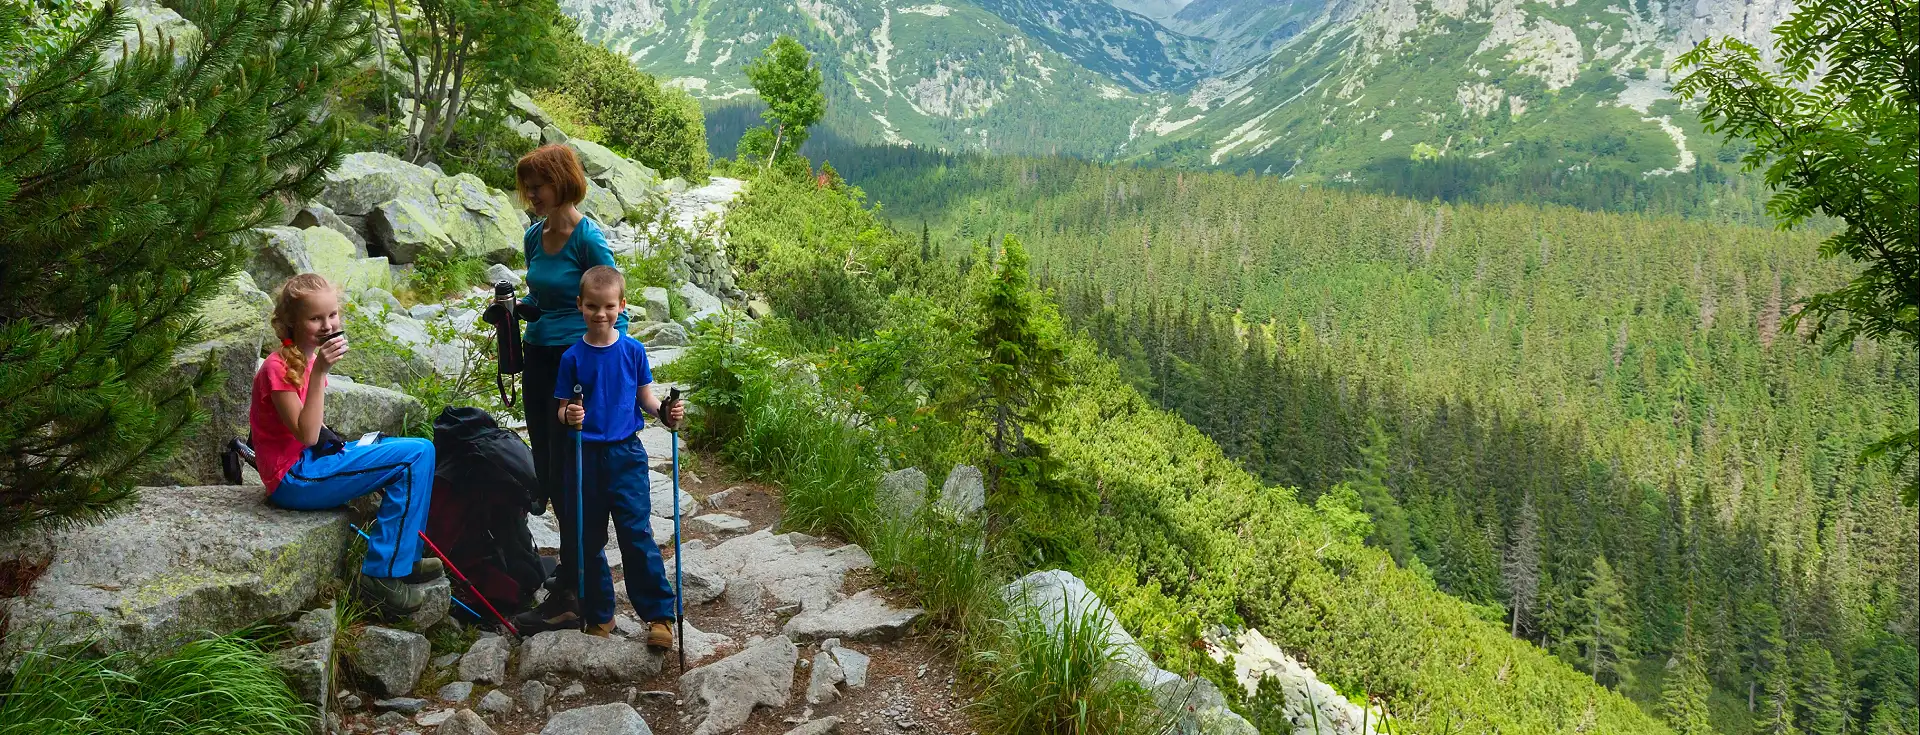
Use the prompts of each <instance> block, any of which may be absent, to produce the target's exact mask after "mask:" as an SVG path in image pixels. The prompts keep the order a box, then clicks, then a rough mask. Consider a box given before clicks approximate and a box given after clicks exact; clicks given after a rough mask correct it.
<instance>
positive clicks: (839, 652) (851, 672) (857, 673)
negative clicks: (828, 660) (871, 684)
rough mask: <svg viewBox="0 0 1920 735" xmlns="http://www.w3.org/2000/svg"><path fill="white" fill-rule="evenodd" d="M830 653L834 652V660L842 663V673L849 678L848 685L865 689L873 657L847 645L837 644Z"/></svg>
mask: <svg viewBox="0 0 1920 735" xmlns="http://www.w3.org/2000/svg"><path fill="white" fill-rule="evenodd" d="M829 653H832V654H833V662H834V663H836V664H839V665H840V671H841V674H842V675H844V676H845V677H846V679H847V686H850V687H853V688H855V689H863V688H865V687H866V686H867V666H868V665H869V664H871V663H872V659H870V658H868V657H867V654H864V653H861V652H859V651H855V650H853V649H851V648H848V647H846V646H835V647H834V648H833V650H831V651H829Z"/></svg>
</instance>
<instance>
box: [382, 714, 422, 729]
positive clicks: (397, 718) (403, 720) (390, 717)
mask: <svg viewBox="0 0 1920 735" xmlns="http://www.w3.org/2000/svg"><path fill="white" fill-rule="evenodd" d="M412 722H413V721H412V720H409V719H407V716H406V715H403V714H400V713H398V712H382V713H380V716H379V717H375V718H373V724H374V725H375V726H377V727H384V728H389V729H390V728H395V727H400V726H402V725H407V724H410V723H412Z"/></svg>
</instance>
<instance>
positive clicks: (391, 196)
mask: <svg viewBox="0 0 1920 735" xmlns="http://www.w3.org/2000/svg"><path fill="white" fill-rule="evenodd" d="M438 178H440V177H439V175H438V174H435V173H434V172H432V171H429V170H427V169H426V168H424V167H421V166H415V165H413V164H411V163H408V162H406V161H402V160H400V159H398V158H394V157H393V156H389V155H387V154H385V153H371V152H368V153H349V154H347V156H346V157H345V158H343V159H341V160H340V166H339V167H338V168H335V169H333V170H332V171H328V172H327V187H326V188H325V189H323V190H322V191H321V192H320V198H319V201H320V203H321V204H325V205H327V206H328V207H329V208H332V209H333V211H334V212H336V213H338V214H341V215H349V216H365V215H368V214H371V213H372V212H373V209H374V208H375V207H378V206H380V205H381V204H383V203H385V202H390V201H393V200H395V199H412V200H414V201H432V200H433V198H434V195H433V182H434V180H435V179H438ZM436 208H437V205H436Z"/></svg>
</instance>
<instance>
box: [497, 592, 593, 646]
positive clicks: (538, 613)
mask: <svg viewBox="0 0 1920 735" xmlns="http://www.w3.org/2000/svg"><path fill="white" fill-rule="evenodd" d="M513 627H514V628H515V629H516V630H519V631H520V635H521V636H522V637H531V636H535V635H539V634H541V633H545V632H547V631H549V630H579V629H580V605H579V603H578V602H576V601H575V600H574V597H573V592H572V591H571V590H567V591H559V590H548V591H547V599H546V600H543V601H542V602H541V603H540V604H539V605H537V606H535V607H534V608H533V609H532V610H528V611H526V612H523V613H520V614H519V615H515V616H513Z"/></svg>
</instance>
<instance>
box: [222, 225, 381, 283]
mask: <svg viewBox="0 0 1920 735" xmlns="http://www.w3.org/2000/svg"><path fill="white" fill-rule="evenodd" d="M254 233H255V235H256V236H257V237H258V238H259V240H258V241H257V242H256V243H255V245H254V250H253V255H252V256H251V257H250V258H248V260H247V263H246V271H247V275H249V276H252V277H253V282H254V284H255V285H256V286H259V288H260V290H261V291H264V292H266V293H269V294H271V293H274V292H275V290H276V289H278V288H280V284H283V283H286V282H287V279H289V278H292V277H294V276H295V275H298V274H301V273H318V274H320V275H322V276H325V277H326V279H327V281H328V282H329V283H332V284H333V285H334V286H336V287H339V288H340V289H341V290H343V291H345V292H347V293H357V292H359V291H360V290H362V289H366V288H370V287H378V288H389V287H391V286H392V285H393V273H392V271H391V270H390V269H388V267H387V259H386V258H363V257H360V256H359V252H358V251H357V250H356V249H355V248H354V245H353V243H352V242H351V241H349V240H347V238H346V236H344V235H341V234H340V233H338V232H334V231H333V230H330V229H327V228H325V227H308V228H306V229H296V228H293V227H263V228H260V229H257V230H254Z"/></svg>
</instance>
